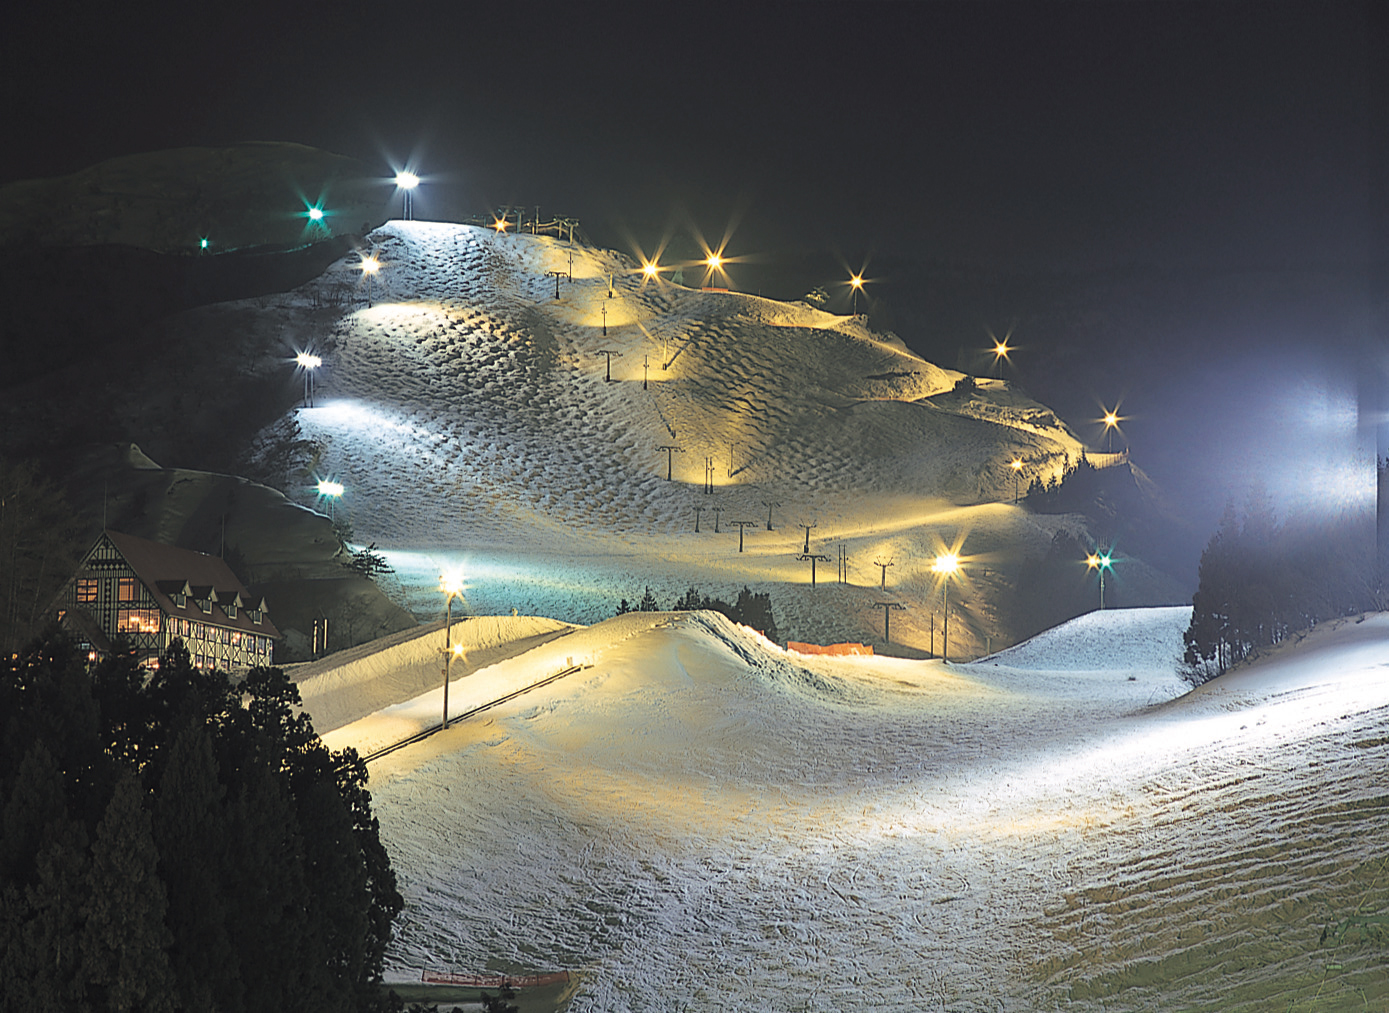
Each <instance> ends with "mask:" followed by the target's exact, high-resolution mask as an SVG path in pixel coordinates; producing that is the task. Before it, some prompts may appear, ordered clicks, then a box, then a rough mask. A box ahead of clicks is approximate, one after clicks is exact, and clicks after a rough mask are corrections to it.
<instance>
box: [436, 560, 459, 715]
mask: <svg viewBox="0 0 1389 1013" xmlns="http://www.w3.org/2000/svg"><path fill="white" fill-rule="evenodd" d="M439 590H440V591H441V592H443V594H444V727H445V728H448V726H449V676H450V674H451V671H452V666H453V656H454V654H455V653H458V654H461V653H462V650H461V648H462V646H463V645H462V644H460V645H459V648H460V650H459V651H457V652H455V651H454V648H453V599H454V598H455V597H457V598H462V597H463V575H462V574H461V573H459V572H458V571H457V570H455V571H454V572H453V573H441V574H439Z"/></svg>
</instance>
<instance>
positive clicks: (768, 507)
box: [762, 499, 781, 531]
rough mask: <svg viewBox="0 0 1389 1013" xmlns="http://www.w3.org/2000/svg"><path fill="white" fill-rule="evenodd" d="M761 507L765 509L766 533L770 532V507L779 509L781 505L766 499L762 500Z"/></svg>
mask: <svg viewBox="0 0 1389 1013" xmlns="http://www.w3.org/2000/svg"><path fill="white" fill-rule="evenodd" d="M762 505H763V506H764V507H766V508H767V530H768V531H771V530H772V507H779V506H781V504H780V503H777V502H774V501H772V500H766V499H764V500H763V501H762Z"/></svg>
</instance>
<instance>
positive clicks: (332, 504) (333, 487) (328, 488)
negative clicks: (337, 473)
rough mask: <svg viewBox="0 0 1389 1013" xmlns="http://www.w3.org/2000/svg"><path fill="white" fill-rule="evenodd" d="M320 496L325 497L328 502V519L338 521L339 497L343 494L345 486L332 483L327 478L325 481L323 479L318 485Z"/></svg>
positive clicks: (339, 483)
mask: <svg viewBox="0 0 1389 1013" xmlns="http://www.w3.org/2000/svg"><path fill="white" fill-rule="evenodd" d="M318 494H319V495H320V496H323V497H325V498H326V499H327V500H328V517H329V519H331V520H336V519H337V513H336V507H337V503H338V497H340V496H341V495H342V494H343V485H342V483H341V482H330V481H329V480H328V479H326V478H325V479H322V480H320V481H319V483H318Z"/></svg>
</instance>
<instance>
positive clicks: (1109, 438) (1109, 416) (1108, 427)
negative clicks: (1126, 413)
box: [1100, 406, 1124, 454]
mask: <svg viewBox="0 0 1389 1013" xmlns="http://www.w3.org/2000/svg"><path fill="white" fill-rule="evenodd" d="M1100 421H1101V422H1103V423H1104V436H1105V447H1104V449H1105V452H1106V453H1110V454H1112V453H1113V452H1114V430H1116V429H1118V428H1119V423H1120V422H1122V421H1124V420H1123V419H1122V418H1121V417H1120V415H1119V409H1118V407H1117V406H1116V407H1115V408H1114V409H1112V410H1111V409H1108V408H1106V409H1105V412H1104V418H1102V419H1100Z"/></svg>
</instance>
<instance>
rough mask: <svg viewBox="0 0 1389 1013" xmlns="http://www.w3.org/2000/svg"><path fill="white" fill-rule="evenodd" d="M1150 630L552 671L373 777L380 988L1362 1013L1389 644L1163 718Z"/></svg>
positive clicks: (1388, 738) (1370, 641) (1165, 681)
mask: <svg viewBox="0 0 1389 1013" xmlns="http://www.w3.org/2000/svg"><path fill="white" fill-rule="evenodd" d="M1177 618H1178V617H1177V616H1175V614H1164V613H1162V612H1159V611H1156V610H1132V611H1130V610H1114V611H1112V612H1108V613H1106V614H1105V615H1104V616H1103V617H1100V618H1098V619H1094V620H1092V621H1090V622H1088V623H1078V624H1072V626H1071V627H1069V628H1065V629H1063V630H1060V631H1054V632H1053V634H1051V635H1049V636H1047V637H1043V638H1040V639H1039V640H1038V641H1036V642H1034V643H1031V644H1025V645H1021V646H1020V647H1019V648H1018V649H1016V650H1015V651H1013V652H1009V655H1008V661H1009V662H1010V664H1009V665H1007V666H1005V665H1003V664H1001V663H1000V664H999V665H994V664H993V663H992V660H989V661H985V662H983V663H980V664H975V665H963V666H949V667H945V666H942V665H941V664H940V663H939V662H935V661H930V662H919V661H906V660H898V659H888V658H831V657H817V658H799V657H796V656H793V655H787V654H786V653H784V652H782V651H781V650H780V649H779V648H777V647H775V646H774V645H770V644H767V643H766V642H765V641H762V640H761V639H760V638H758V637H756V636H755V635H753V634H749V633H747V632H746V631H741V630H739V629H738V628H736V627H733V626H731V625H730V624H728V623H726V622H724V621H723V620H722V619H721V618H720V617H717V616H710V615H709V614H707V613H705V614H687V615H682V616H663V615H645V616H630V617H622V618H621V619H620V620H614V621H613V622H612V624H608V623H604V624H601V625H600V626H596V627H592V628H590V629H588V630H583V631H578V632H576V633H574V634H572V635H571V637H566V638H564V639H563V640H562V641H559V642H556V644H554V645H547V646H546V647H545V648H542V649H541V650H542V651H552V650H554V649H555V648H556V647H558V646H559V645H560V644H563V651H564V652H565V653H570V652H574V653H582V654H583V655H584V656H585V658H586V659H587V660H588V661H589V662H590V663H591V664H592V665H593V667H592V668H590V669H586V670H585V671H584V672H582V673H580V674H577V675H574V676H571V677H569V678H567V679H565V680H563V681H561V682H558V683H555V684H553V685H551V686H549V687H546V688H544V689H541V690H537V691H535V692H534V693H532V694H530V695H527V696H524V697H521V698H519V699H517V700H515V701H512V702H511V703H508V704H505V705H503V706H501V707H499V708H497V709H496V710H494V711H491V712H489V713H488V714H486V715H482V716H480V717H479V718H477V719H474V720H472V721H469V722H465V723H463V724H461V725H458V726H456V727H454V728H452V729H450V731H449V732H447V733H444V734H441V735H436V736H435V737H433V738H431V739H429V740H427V741H426V742H423V743H420V744H418V745H415V746H412V747H409V748H407V749H405V750H402V751H400V752H397V753H394V754H392V755H390V756H388V757H385V758H383V759H382V760H381V761H380V762H379V763H378V764H375V765H373V788H372V790H373V794H374V798H375V808H376V812H377V813H378V814H379V816H380V818H381V821H382V829H383V835H384V837H385V840H386V843H387V845H388V847H389V848H390V851H391V854H392V858H393V861H394V863H395V865H396V868H397V869H398V870H399V871H400V873H401V884H402V888H403V890H404V892H405V895H406V898H407V907H406V912H405V914H404V916H403V920H402V924H401V926H400V932H399V936H398V939H397V941H396V942H395V944H393V947H392V950H391V955H390V976H392V977H396V978H398V979H402V980H403V979H409V978H417V976H418V973H419V971H420V969H422V968H424V967H430V968H437V969H453V970H465V969H481V968H483V967H490V968H496V969H507V970H513V971H534V970H547V969H553V968H566V969H569V970H574V971H579V972H581V973H582V974H583V975H584V978H583V982H582V984H581V985H580V987H579V990H578V993H577V995H576V997H575V999H574V1002H573V1005H572V1007H571V1008H572V1009H573V1010H577V1011H588V1010H685V1009H730V1010H731V1009H801V1008H808V1009H824V1010H858V1009H865V1008H873V1009H887V1010H901V1011H908V1010H910V1011H916V1010H922V1009H927V1010H929V1009H949V1010H959V1011H974V1010H981V1011H982V1010H991V1011H992V1010H1006V1011H1012V1010H1018V1011H1031V1010H1039V1009H1056V1008H1061V1009H1068V1010H1077V1011H1092V1010H1093V1011H1099V1010H1108V1011H1116V1010H1153V1011H1157V1010H1171V1009H1188V1010H1211V1011H1214V1010H1222V1011H1224V1010H1242V1011H1254V1010H1271V1009H1278V1010H1287V1009H1294V1010H1302V1009H1307V1010H1311V1009H1365V1008H1368V1009H1377V1008H1381V1007H1382V1006H1383V1005H1384V1003H1385V1002H1386V1001H1389V980H1386V978H1385V975H1384V973H1383V930H1382V926H1381V925H1380V923H1379V922H1376V921H1375V920H1374V919H1376V918H1380V919H1381V920H1382V917H1383V916H1385V915H1386V914H1389V876H1386V875H1385V867H1384V854H1385V852H1386V848H1387V847H1389V802H1386V795H1385V789H1384V783H1383V772H1384V769H1385V763H1386V760H1389V752H1386V750H1389V745H1387V744H1389V680H1386V679H1384V677H1383V674H1382V673H1383V668H1382V664H1383V660H1382V659H1383V658H1385V657H1386V656H1389V616H1385V615H1379V616H1374V617H1371V618H1370V619H1369V620H1367V621H1365V622H1363V623H1359V624H1356V623H1350V622H1348V623H1345V624H1342V625H1341V626H1339V628H1334V629H1333V628H1328V629H1324V630H1322V631H1320V632H1319V633H1318V634H1317V635H1316V636H1315V637H1313V638H1311V639H1310V640H1309V641H1308V643H1307V644H1304V645H1301V646H1300V647H1298V648H1296V649H1294V650H1293V651H1291V652H1288V653H1286V654H1285V655H1284V656H1283V657H1280V658H1275V659H1273V660H1271V661H1269V662H1267V663H1265V664H1264V665H1261V666H1255V667H1252V668H1250V669H1248V670H1247V671H1243V672H1241V673H1238V674H1237V675H1236V676H1235V677H1234V678H1232V679H1230V680H1229V681H1228V682H1227V681H1226V680H1219V681H1218V682H1216V683H1213V684H1211V685H1210V686H1208V687H1205V688H1203V689H1202V690H1200V691H1197V692H1192V693H1188V694H1186V695H1183V696H1178V695H1177V694H1178V693H1179V692H1180V691H1181V688H1182V687H1181V686H1180V684H1178V683H1177V682H1176V681H1175V679H1174V678H1173V677H1172V675H1171V670H1170V667H1169V668H1168V669H1167V670H1166V673H1165V674H1164V673H1163V666H1164V665H1167V664H1168V662H1169V661H1170V652H1171V647H1172V645H1171V637H1170V635H1168V634H1167V633H1164V632H1163V631H1164V630H1167V631H1170V630H1171V629H1173V628H1175V627H1176V619H1177ZM572 638H582V640H583V643H582V644H580V641H579V639H572ZM1113 642H1121V643H1124V644H1126V645H1128V646H1127V647H1126V648H1125V649H1124V651H1123V652H1122V654H1117V653H1108V654H1106V653H1105V652H1106V648H1105V647H1104V644H1105V643H1113ZM1141 645H1147V646H1146V647H1145V646H1141ZM1097 656H1105V657H1108V658H1109V659H1110V661H1111V663H1112V664H1113V665H1114V666H1115V667H1114V668H1112V669H1111V670H1110V671H1109V672H1108V673H1107V676H1108V677H1107V678H1102V677H1100V673H1097V672H1094V671H1091V670H1088V668H1087V667H1086V666H1088V665H1089V663H1090V662H1089V661H1088V660H1087V659H1089V658H1092V657H1097ZM516 660H518V661H519V660H521V659H516ZM1130 677H1132V679H1130ZM1148 700H1152V701H1153V704H1152V705H1151V706H1149V705H1148V703H1147V702H1148ZM1163 701H1166V702H1163ZM1309 702H1311V703H1312V704H1314V706H1310V707H1309ZM1376 933H1379V934H1378V935H1376Z"/></svg>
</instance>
